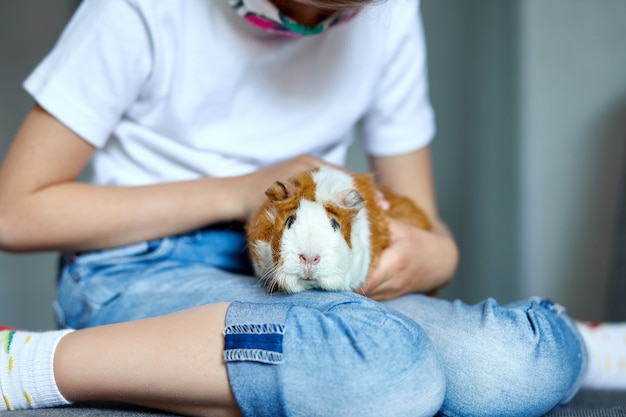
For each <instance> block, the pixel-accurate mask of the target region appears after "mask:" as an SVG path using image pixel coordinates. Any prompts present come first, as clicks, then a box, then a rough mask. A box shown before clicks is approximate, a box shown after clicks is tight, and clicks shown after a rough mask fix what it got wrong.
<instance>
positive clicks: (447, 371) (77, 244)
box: [0, 0, 587, 416]
mask: <svg viewBox="0 0 626 417" xmlns="http://www.w3.org/2000/svg"><path fill="white" fill-rule="evenodd" d="M369 3H370V1H367V0H298V1H296V0H294V1H286V0H273V1H270V0H244V1H239V0H186V1H170V2H157V1H149V0H136V1H131V0H127V1H124V0H108V1H106V2H104V1H100V2H99V1H96V0H91V1H89V0H86V1H84V2H83V3H82V5H81V7H80V8H79V10H78V12H77V13H76V15H75V17H74V18H73V20H72V21H71V22H70V24H69V25H68V27H67V28H66V30H65V31H64V33H63V35H62V36H61V39H60V40H59V43H58V44H57V45H56V46H55V48H54V49H53V51H52V52H51V53H50V55H49V56H48V57H46V59H45V60H44V61H43V62H42V64H40V66H39V67H38V68H37V69H36V70H35V71H34V73H33V74H32V75H31V76H30V77H29V78H28V80H27V81H26V83H25V87H26V89H27V90H28V91H29V92H30V93H31V94H32V95H33V97H34V98H35V100H36V102H37V104H36V106H35V107H34V109H33V110H32V111H31V113H30V114H29V115H28V116H27V118H26V120H25V122H24V124H23V126H22V128H21V129H20V131H19V132H18V134H17V136H16V138H15V142H14V144H13V146H12V148H11V150H10V152H9V154H8V155H7V158H6V161H5V162H4V164H3V166H2V169H1V170H0V213H2V216H1V217H0V244H1V245H2V248H3V249H5V250H15V251H23V250H43V249H46V250H62V251H64V252H65V253H66V255H65V257H64V266H63V271H62V273H61V276H60V281H59V293H58V298H57V307H58V319H59V324H60V325H61V326H62V327H64V328H72V329H77V328H87V329H85V330H78V331H75V332H72V331H71V330H62V331H59V332H50V333H42V334H31V333H27V332H14V331H12V330H6V331H4V332H3V333H2V337H3V341H4V351H3V353H2V356H0V359H1V361H2V364H3V365H2V366H3V368H2V371H1V373H0V388H1V390H2V392H3V396H4V399H5V405H6V408H7V409H18V408H26V407H46V406H55V405H62V404H67V403H68V402H73V401H84V400H115V401H125V402H129V403H135V404H141V405H148V406H151V407H156V408H160V409H163V410H170V411H175V412H179V413H183V414H190V415H196V414H208V413H211V414H212V415H236V414H237V413H238V412H242V413H243V414H244V415H287V414H302V413H306V414H307V415H348V414H354V415H377V416H379V415H394V416H400V415H411V416H416V415H424V416H429V415H434V414H435V413H437V412H438V411H441V412H442V413H444V414H448V415H473V416H478V415H500V416H505V415H525V416H531V415H542V414H543V413H545V412H546V411H548V410H549V409H551V408H552V407H554V406H555V405H557V404H558V403H560V402H563V401H567V400H568V399H569V398H571V397H572V396H573V395H574V394H575V392H576V390H577V389H578V388H579V386H580V384H581V381H582V378H583V375H584V371H585V369H586V361H587V356H586V350H585V347H584V345H583V343H582V342H581V340H582V339H581V338H580V336H579V333H578V332H577V331H576V329H575V326H574V324H573V323H572V321H571V320H570V319H569V318H568V317H567V316H566V315H565V313H564V312H563V309H562V308H560V307H559V306H557V305H554V304H552V303H550V302H548V301H546V300H540V299H533V300H529V301H526V302H520V303H515V304H512V305H509V306H504V307H501V306H499V305H497V304H496V303H495V302H494V301H492V300H487V301H485V302H484V303H481V304H480V305H477V306H467V305H464V304H462V303H450V302H447V301H444V300H436V299H432V298H428V297H425V296H422V295H417V294H414V293H419V292H426V291H428V290H431V289H433V288H437V287H439V286H441V285H443V284H445V283H446V282H448V281H449V280H450V279H451V277H452V275H453V273H454V270H455V268H456V264H457V257H458V256H457V248H456V245H455V243H454V240H453V239H452V237H451V235H450V233H449V232H448V230H447V228H446V227H445V225H444V224H443V222H441V220H440V219H439V218H438V215H437V209H436V205H435V198H434V191H433V185H432V174H431V170H430V158H429V151H428V143H429V142H430V140H431V138H432V136H433V134H434V124H433V116H432V110H431V107H430V104H429V101H428V93H427V80H426V66H425V51H424V44H423V34H422V31H421V23H420V21H419V13H418V3H417V2H412V1H406V0H390V1H386V2H374V4H369ZM358 122H360V123H362V126H363V133H364V139H365V144H366V148H367V151H368V153H369V154H370V155H371V163H372V168H373V170H374V172H375V173H376V176H377V179H378V181H379V182H380V183H381V184H384V185H388V186H390V187H391V188H393V189H394V190H395V191H396V192H398V193H401V194H405V195H407V196H409V197H410V198H412V199H414V200H415V201H416V202H417V203H418V204H419V205H420V206H422V207H423V208H424V209H425V211H426V212H427V213H428V215H429V217H430V218H431V220H432V221H433V223H434V225H435V227H434V230H433V231H432V232H426V231H423V230H418V229H416V228H413V227H411V226H408V225H406V224H403V223H401V222H392V223H391V231H392V244H391V246H390V247H389V248H388V249H387V250H386V251H385V253H384V254H383V257H382V258H381V261H380V266H379V268H378V269H377V271H375V272H374V274H373V275H372V277H370V279H369V280H368V283H367V284H366V286H365V287H363V288H361V290H360V292H361V293H363V294H365V295H367V296H368V297H370V298H373V299H376V300H381V301H383V300H389V301H387V306H383V305H382V304H380V303H375V302H373V301H371V300H368V299H366V298H364V297H362V296H359V295H356V294H345V293H320V292H310V293H305V294H298V295H293V296H273V297H269V296H267V295H266V294H265V293H264V292H263V291H262V290H261V289H260V288H259V286H257V285H256V283H255V281H254V280H253V279H252V278H250V276H249V271H250V270H249V265H248V263H247V261H246V259H245V239H244V236H243V234H242V222H243V221H245V219H246V218H247V216H248V215H249V214H250V213H251V212H253V211H254V210H255V209H256V208H257V207H258V206H259V205H260V203H261V201H262V200H263V198H264V195H263V191H264V190H265V189H266V188H267V186H268V185H270V184H271V183H272V182H273V181H274V180H276V179H281V178H286V177H289V176H290V175H291V174H292V173H294V172H296V171H299V170H301V169H307V168H311V167H314V166H319V165H321V164H337V165H341V164H343V162H344V157H345V153H346V149H347V147H348V145H349V143H350V137H351V136H350V133H351V132H352V129H353V127H354V126H355V125H356V124H357V123H358ZM89 162H91V163H92V166H93V170H94V177H93V182H92V183H91V184H84V183H78V182H76V181H75V180H76V178H77V176H78V175H79V173H80V172H81V171H82V170H83V169H84V167H85V166H86V165H87V164H88V163H89ZM415 248H419V250H415ZM389 307H391V309H390V308H389ZM394 309H395V310H397V311H399V312H400V313H403V314H405V315H406V316H405V315H402V314H398V313H397V312H396V311H394ZM407 316H408V317H407ZM409 317H410V318H411V319H413V320H411V319H409ZM112 323H117V324H112ZM416 323H417V324H416ZM111 324H112V325H111ZM100 325H107V326H103V327H95V326H100ZM112 341H114V343H112ZM337 381H342V384H341V389H336V388H334V387H335V384H336V383H337ZM331 386H332V387H333V388H330V387H331ZM329 388H330V389H329Z"/></svg>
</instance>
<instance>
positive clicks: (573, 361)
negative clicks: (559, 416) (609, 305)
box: [442, 300, 585, 416]
mask: <svg viewBox="0 0 626 417" xmlns="http://www.w3.org/2000/svg"><path fill="white" fill-rule="evenodd" d="M485 308H486V309H493V311H491V312H487V313H485V314H487V316H488V317H490V320H491V323H490V324H489V325H487V326H486V328H485V329H484V331H481V332H479V333H477V338H480V340H474V341H473V342H472V344H468V348H467V349H466V353H465V354H464V355H463V358H464V360H465V361H466V362H467V363H468V364H469V365H470V366H469V367H468V366H467V364H466V365H465V366H464V367H459V368H458V369H455V368H454V367H452V368H447V369H446V371H447V372H448V376H449V384H448V392H447V396H446V400H445V402H444V405H443V407H442V410H443V411H444V413H445V414H446V415H461V414H462V415H474V416H493V415H498V416H529V415H543V414H544V413H546V412H548V411H549V410H551V409H552V408H554V407H555V406H556V405H558V404H559V403H560V402H562V401H563V400H564V399H566V398H567V397H568V396H569V395H573V393H574V392H575V386H576V385H577V384H576V382H577V380H579V378H580V374H581V371H582V368H583V366H584V356H585V353H584V347H582V345H581V343H580V341H579V338H578V336H577V334H576V332H575V330H574V329H573V327H572V326H573V325H572V323H571V321H570V320H569V319H568V318H567V317H566V316H565V313H564V311H563V309H562V308H561V307H560V306H558V305H555V304H552V303H551V302H548V301H545V300H531V301H530V302H527V303H523V304H519V305H516V306H515V307H512V308H507V307H499V306H498V305H497V304H495V302H494V303H491V305H489V306H487V307H485ZM474 342H475V343H474ZM470 346H471V347H470ZM460 369H466V371H465V372H463V371H461V372H459V370H460ZM467 370H470V371H467Z"/></svg>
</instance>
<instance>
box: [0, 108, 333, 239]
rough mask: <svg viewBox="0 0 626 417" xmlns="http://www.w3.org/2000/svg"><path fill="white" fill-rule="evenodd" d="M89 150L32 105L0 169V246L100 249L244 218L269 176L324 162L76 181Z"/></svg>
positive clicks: (285, 174)
mask: <svg viewBox="0 0 626 417" xmlns="http://www.w3.org/2000/svg"><path fill="white" fill-rule="evenodd" d="M93 152H94V148H93V146H92V145H90V144H88V143H87V142H85V141H84V140H83V139H81V138H80V137H79V136H78V135H76V134H75V133H74V132H73V131H71V130H70V129H68V128H67V127H66V126H64V125H63V124H62V123H61V122H59V121H58V120H57V119H56V118H54V117H53V116H52V115H50V114H49V113H48V112H47V111H45V110H44V109H43V108H41V107H39V106H35V108H34V109H33V110H32V111H31V112H30V114H29V115H28V116H27V118H26V120H25V121H24V123H23V125H22V127H21V128H20V130H19V131H18V133H17V136H16V138H15V141H14V143H13V145H12V147H11V149H10V150H9V153H8V155H7V157H6V159H5V161H4V163H3V164H2V166H1V168H0V249H3V250H10V251H27V250H88V249H96V248H105V247H111V246H118V245H123V244H129V243H133V242H137V241H143V240H147V239H153V238H158V237H162V236H167V235H173V234H177V233H182V232H184V231H188V230H192V229H195V228H198V227H201V226H203V225H206V224H210V223H214V222H218V221H229V220H244V219H245V218H246V217H247V216H248V215H249V213H251V212H252V211H253V210H255V209H256V208H257V207H258V206H259V205H260V204H261V202H262V201H263V198H264V195H263V192H264V190H265V189H266V188H267V186H269V185H270V184H271V183H272V182H273V181H275V180H276V179H283V178H286V177H289V176H290V175H291V174H292V173H293V172H295V171H297V170H300V169H307V168H311V167H313V166H316V165H319V164H321V163H322V162H321V161H319V160H317V159H315V158H313V157H310V156H303V157H299V158H295V159H293V160H290V161H286V162H284V163H281V164H278V165H275V166H273V167H269V168H266V169H263V170H260V171H258V172H256V173H254V174H250V175H245V176H241V177H234V178H202V179H199V180H193V181H185V182H176V183H164V184H159V185H151V186H137V187H108V186H95V185H91V184H85V183H78V182H76V181H75V180H76V178H77V177H78V175H79V174H80V172H81V171H82V170H83V168H84V167H85V166H86V165H87V163H88V162H89V160H90V159H91V156H92V154H93Z"/></svg>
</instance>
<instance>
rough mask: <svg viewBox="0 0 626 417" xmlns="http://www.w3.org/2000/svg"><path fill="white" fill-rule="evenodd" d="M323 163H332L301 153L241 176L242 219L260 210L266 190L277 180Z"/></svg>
mask: <svg viewBox="0 0 626 417" xmlns="http://www.w3.org/2000/svg"><path fill="white" fill-rule="evenodd" d="M321 165H330V164H328V163H327V162H324V161H323V160H321V159H319V158H316V157H314V156H311V155H301V156H298V157H296V158H293V159H289V160H287V161H284V162H280V163H278V164H275V165H272V166H269V167H267V168H263V169H260V170H258V171H256V172H253V173H251V174H248V175H244V176H242V177H240V179H241V181H242V182H241V187H240V192H241V194H240V195H241V202H242V208H243V213H241V216H240V217H241V219H242V220H245V219H247V218H248V216H250V215H251V214H252V213H254V212H255V211H256V210H258V208H259V207H260V206H261V205H262V204H263V202H264V201H265V199H266V198H267V197H266V196H265V190H267V189H268V188H269V187H270V186H271V185H272V184H273V183H274V182H275V181H277V180H286V179H288V178H290V177H291V176H293V175H294V174H295V173H296V172H299V171H304V170H309V169H313V168H316V167H319V166H321Z"/></svg>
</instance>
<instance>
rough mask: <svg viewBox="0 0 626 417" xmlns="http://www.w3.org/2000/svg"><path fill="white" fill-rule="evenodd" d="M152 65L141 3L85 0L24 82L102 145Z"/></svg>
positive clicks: (72, 126)
mask: <svg viewBox="0 0 626 417" xmlns="http://www.w3.org/2000/svg"><path fill="white" fill-rule="evenodd" d="M150 67H151V54H150V36H149V33H148V30H147V27H146V25H145V23H144V19H143V18H142V14H141V12H140V10H139V8H138V7H137V6H136V5H135V4H133V3H132V2H131V1H125V0H105V1H98V0H84V1H83V2H82V3H81V5H80V7H79V8H78V9H77V11H76V13H75V14H74V16H73V17H72V19H71V20H70V22H69V23H68V25H67V27H66V28H65V30H64V31H63V33H62V34H61V37H60V38H59V40H58V41H57V43H56V45H55V46H54V48H53V49H52V50H51V51H50V53H49V54H48V55H47V56H46V57H45V58H44V59H43V61H42V62H41V63H40V64H39V65H38V66H37V67H36V68H35V70H34V71H33V72H32V73H31V74H30V76H29V77H28V78H27V79H26V81H25V82H24V88H25V89H26V90H27V91H28V92H29V93H30V94H31V95H32V96H33V98H34V99H35V100H36V101H37V103H38V104H39V105H41V106H42V107H43V108H44V109H46V110H47V111H48V112H49V113H51V114H52V115H53V116H54V117H56V118H57V119H58V120H59V121H61V122H62V123H63V124H65V125H66V126H67V127H69V128H70V129H72V130H73V131H74V132H75V133H77V134H78V135H79V136H81V137H82V138H83V139H85V140H86V141H88V142H89V143H91V144H92V145H94V146H96V147H102V146H103V145H104V144H105V142H106V141H107V139H108V137H109V136H110V134H111V132H112V131H113V130H114V128H115V126H116V124H117V123H118V122H119V120H120V118H121V117H122V115H123V114H124V111H125V109H127V108H128V106H129V105H130V104H131V103H132V102H133V101H135V100H136V99H137V97H138V96H139V94H140V93H141V89H142V87H143V86H144V84H145V82H146V80H147V78H148V77H149V73H150Z"/></svg>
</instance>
